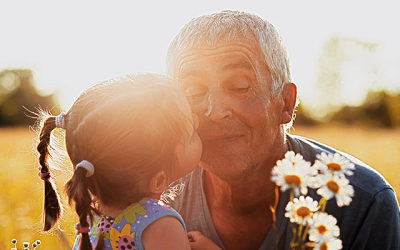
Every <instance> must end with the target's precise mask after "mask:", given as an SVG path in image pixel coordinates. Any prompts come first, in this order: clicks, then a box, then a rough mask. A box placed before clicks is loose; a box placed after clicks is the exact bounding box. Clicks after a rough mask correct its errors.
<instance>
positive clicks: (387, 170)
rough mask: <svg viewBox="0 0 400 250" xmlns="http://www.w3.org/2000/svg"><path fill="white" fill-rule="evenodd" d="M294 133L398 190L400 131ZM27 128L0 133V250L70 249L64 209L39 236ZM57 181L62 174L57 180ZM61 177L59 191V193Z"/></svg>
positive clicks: (39, 188)
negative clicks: (348, 157)
mask: <svg viewBox="0 0 400 250" xmlns="http://www.w3.org/2000/svg"><path fill="white" fill-rule="evenodd" d="M295 128H296V129H295V130H294V131H292V133H293V134H298V135H303V136H306V137H309V138H311V139H315V140H318V141H320V142H323V143H325V144H328V145H330V146H332V147H335V148H337V149H339V150H341V151H344V152H347V153H350V154H352V155H354V156H356V157H358V158H360V159H362V160H363V161H364V162H366V163H367V164H369V165H371V166H373V167H374V168H375V169H377V170H378V171H379V172H380V173H381V174H382V175H383V176H384V177H386V179H387V180H388V181H389V183H390V184H391V185H393V186H394V188H395V189H396V191H397V192H400V179H399V178H398V177H400V168H399V166H398V165H399V163H400V154H399V152H400V129H397V130H368V129H359V128H351V127H295ZM34 137H35V134H34V133H33V132H31V131H30V130H29V128H3V129H0V190H1V192H0V249H10V248H11V247H12V244H11V240H12V239H13V238H15V239H17V240H18V244H17V245H18V249H21V248H22V242H23V241H29V242H31V243H32V242H34V241H35V240H38V239H39V240H41V242H42V245H41V246H40V247H38V249H71V248H72V245H73V242H74V240H75V236H76V235H75V229H74V224H75V223H76V221H77V220H76V217H75V215H74V214H73V213H72V212H71V210H70V209H69V208H68V207H67V206H66V210H65V213H64V214H65V215H64V219H63V221H62V222H63V223H62V224H61V226H60V227H61V229H62V230H63V231H57V232H53V234H52V235H47V234H45V233H43V232H40V222H41V212H42V204H43V189H44V187H43V182H42V181H41V180H40V178H39V177H38V176H37V173H38V166H39V164H38V162H37V159H36V157H35V156H34V151H33V150H32V148H33V138H34ZM60 177H61V176H60ZM63 182H64V180H63V179H62V178H60V179H59V180H58V181H57V183H58V184H59V191H62V187H61V184H62V183H63Z"/></svg>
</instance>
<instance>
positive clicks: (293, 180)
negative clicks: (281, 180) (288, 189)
mask: <svg viewBox="0 0 400 250" xmlns="http://www.w3.org/2000/svg"><path fill="white" fill-rule="evenodd" d="M285 182H286V183H287V184H289V185H291V184H296V185H297V186H299V185H300V184H301V179H300V177H298V176H297V175H286V177H285Z"/></svg>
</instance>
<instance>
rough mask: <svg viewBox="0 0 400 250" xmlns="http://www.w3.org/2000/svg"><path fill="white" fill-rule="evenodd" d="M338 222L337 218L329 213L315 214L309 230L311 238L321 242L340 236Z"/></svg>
mask: <svg viewBox="0 0 400 250" xmlns="http://www.w3.org/2000/svg"><path fill="white" fill-rule="evenodd" d="M336 222H337V220H336V218H335V217H333V216H332V215H329V214H327V213H316V214H314V215H313V216H312V219H311V221H310V229H309V230H308V233H309V237H310V240H311V241H314V242H317V243H319V242H326V241H329V240H331V239H332V238H335V237H338V236H339V234H340V229H339V227H338V226H337V225H336Z"/></svg>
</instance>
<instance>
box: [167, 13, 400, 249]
mask: <svg viewBox="0 0 400 250" xmlns="http://www.w3.org/2000/svg"><path fill="white" fill-rule="evenodd" d="M167 66H168V74H169V75H170V76H171V77H173V78H174V79H175V80H176V81H177V82H178V84H179V86H180V87H181V89H182V91H183V92H184V93H185V94H186V96H187V98H188V100H189V102H190V104H191V107H192V111H193V112H194V113H195V114H197V115H198V116H199V117H200V126H199V129H198V133H199V135H200V137H201V139H202V141H203V155H202V158H201V162H200V164H199V165H200V167H201V168H200V167H199V168H197V169H195V170H194V171H193V172H192V173H191V174H189V175H188V176H186V177H185V178H183V179H182V181H183V182H184V183H185V189H184V191H183V193H182V194H181V195H180V196H178V198H177V200H176V201H175V202H172V204H171V205H173V206H174V207H175V209H176V210H177V211H178V212H179V213H180V214H181V215H182V216H183V219H184V220H185V223H186V225H187V229H188V231H200V232H201V233H202V234H203V235H204V236H206V237H207V238H210V239H211V240H212V241H214V242H215V243H216V244H217V245H218V246H219V247H221V248H222V249H274V248H275V246H274V239H275V236H274V229H273V227H272V224H273V219H272V218H273V216H272V213H271V209H270V206H271V205H273V204H274V203H275V200H279V203H278V207H277V214H276V233H277V235H278V236H279V249H289V248H290V240H291V237H292V228H291V226H290V221H289V220H288V218H286V217H285V216H284V213H285V206H286V204H287V202H288V200H289V192H288V191H287V192H283V193H281V194H280V195H277V196H276V195H275V192H274V190H275V187H276V186H275V183H273V182H272V181H271V170H272V168H273V167H274V166H275V165H276V162H277V160H280V159H282V158H284V155H285V153H286V152H288V151H294V152H295V153H300V154H301V155H303V157H304V159H305V160H307V161H309V162H311V163H312V164H313V163H314V161H315V160H316V155H317V154H320V153H321V152H326V153H327V154H334V153H336V152H338V151H337V150H335V149H332V148H330V147H327V146H325V145H323V144H321V143H318V142H315V141H311V140H309V139H306V138H301V137H296V136H293V135H290V134H287V133H286V128H287V127H288V126H290V125H291V122H292V118H293V116H294V109H295V106H296V104H297V89H296V86H295V84H293V83H292V79H291V74H290V67H289V58H288V55H287V51H286V48H285V46H284V45H283V44H282V38H281V37H280V35H279V34H278V32H277V30H276V29H275V28H274V27H273V25H272V24H270V23H269V22H268V21H266V20H263V19H261V18H260V17H258V16H256V15H254V14H250V13H246V12H240V11H222V12H219V13H213V14H211V15H203V16H200V17H197V18H194V19H192V20H191V21H190V22H189V23H187V24H186V25H185V26H184V27H183V28H182V30H181V31H180V32H179V34H178V35H177V36H176V37H175V39H174V40H173V42H172V44H171V45H170V48H169V50H168V55H167ZM339 153H340V154H342V155H345V154H344V153H342V152H339ZM347 157H350V158H349V159H350V160H351V161H352V162H353V163H354V164H355V166H356V169H355V170H354V175H353V176H350V177H349V180H350V183H351V185H352V186H353V187H354V190H355V196H354V197H353V201H352V202H351V204H350V206H347V207H338V206H337V205H336V203H335V202H328V205H327V207H326V211H327V212H328V213H329V214H332V215H333V216H335V217H336V218H337V221H338V222H337V225H338V226H339V227H340V239H341V240H342V243H343V249H380V250H382V249H399V208H398V203H397V199H396V195H395V193H394V190H393V188H392V187H391V186H390V185H389V184H388V183H387V182H386V181H385V180H384V179H383V177H382V176H381V175H379V173H377V172H376V171H374V170H373V169H372V168H370V167H369V166H366V165H365V164H364V163H362V162H361V161H359V160H357V159H355V158H352V157H351V156H347ZM309 195H310V196H311V197H313V198H314V199H317V200H319V199H320V198H321V197H320V196H319V195H317V194H316V193H315V191H313V190H310V191H309ZM194 240H196V239H194ZM193 246H194V248H195V247H196V245H195V244H194V245H193Z"/></svg>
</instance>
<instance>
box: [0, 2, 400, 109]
mask: <svg viewBox="0 0 400 250" xmlns="http://www.w3.org/2000/svg"><path fill="white" fill-rule="evenodd" d="M224 9H237V10H244V11H248V12H253V13H256V14H258V15H259V16H261V17H262V18H265V19H267V20H269V21H270V22H271V23H272V24H273V25H274V26H275V27H276V28H277V29H278V31H279V32H280V34H281V36H282V37H283V40H284V43H285V45H286V46H287V49H288V52H289V56H290V59H291V67H292V74H293V81H294V82H295V83H296V84H297V86H298V93H299V96H300V99H301V100H302V102H303V103H305V104H306V105H307V104H308V105H310V106H312V105H314V106H318V98H317V97H318V91H317V89H316V88H315V86H316V83H317V79H318V72H319V71H318V69H319V68H318V61H319V58H320V57H321V55H322V51H323V46H324V44H325V43H326V42H327V41H329V39H331V38H332V37H334V36H340V37H346V38H351V39H358V40H361V41H363V42H366V43H374V44H377V45H378V47H377V50H376V53H375V54H374V56H373V57H372V59H371V58H369V59H368V60H372V61H373V64H374V65H375V66H374V67H375V68H376V69H377V71H378V73H379V74H378V76H376V75H375V76H374V77H370V74H369V73H370V72H369V71H370V69H369V68H368V67H367V66H363V65H364V64H365V60H366V59H365V58H364V59H363V58H362V57H359V58H356V59H354V60H351V61H350V62H347V63H346V64H345V66H344V67H345V68H344V69H343V72H344V73H343V74H344V77H343V82H342V85H343V86H344V87H343V88H342V90H341V91H342V94H341V96H342V98H343V100H342V101H343V102H344V103H347V104H353V105H356V104H359V103H360V102H361V101H362V100H363V97H365V95H366V93H367V91H368V89H370V88H372V89H375V90H378V89H387V90H390V91H400V49H399V44H400V31H399V30H400V29H399V24H400V15H399V13H400V12H399V11H400V2H399V1H388V0H383V1H362V0H353V1H343V0H336V1H300V0H299V1H267V0H264V1H252V0H246V1H243V0H240V1H236V0H229V1H218V0H212V1H210V0H203V1H175V0H168V1H133V0H131V1H117V0H114V1H103V0H97V1H91V0H81V1H76V0H69V1H55V0H35V1H31V0H24V1H22V0H2V1H1V2H0V71H2V70H5V69H13V68H30V69H32V70H33V72H34V78H35V82H36V85H37V87H38V89H40V91H41V92H42V93H44V94H49V93H52V92H55V93H56V94H57V96H58V98H59V101H60V103H59V104H60V106H61V107H62V108H63V109H65V110H67V109H68V108H69V107H70V106H71V105H72V103H73V101H74V100H75V99H76V98H77V96H78V95H79V93H80V92H81V91H83V90H84V89H85V88H86V87H88V86H90V85H92V84H94V83H96V82H99V81H103V80H106V79H109V78H113V77H116V76H119V75H122V74H128V73H133V72H154V73H165V55H166V51H167V48H168V46H169V44H170V42H171V41H172V39H173V37H174V36H175V35H176V34H177V33H178V31H179V30H180V28H181V27H182V26H183V25H184V24H185V23H186V22H188V21H189V20H190V19H191V18H193V17H197V16H199V15H202V14H206V13H212V12H216V11H220V10H224ZM360 58H361V59H360ZM372 78H374V79H372Z"/></svg>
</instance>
